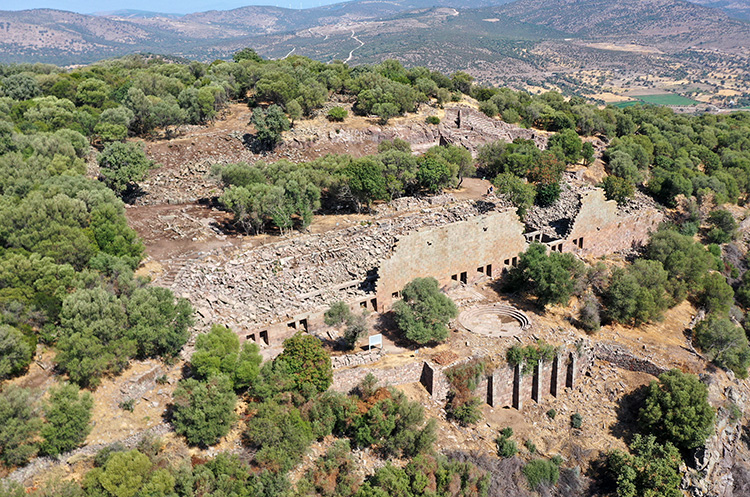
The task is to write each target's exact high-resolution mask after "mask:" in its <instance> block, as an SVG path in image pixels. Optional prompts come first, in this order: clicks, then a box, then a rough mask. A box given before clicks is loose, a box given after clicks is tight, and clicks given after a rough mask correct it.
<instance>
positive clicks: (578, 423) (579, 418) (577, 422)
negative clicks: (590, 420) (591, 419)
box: [570, 412, 583, 429]
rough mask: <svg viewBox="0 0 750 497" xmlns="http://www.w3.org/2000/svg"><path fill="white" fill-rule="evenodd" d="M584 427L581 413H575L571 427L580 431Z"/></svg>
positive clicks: (571, 420)
mask: <svg viewBox="0 0 750 497" xmlns="http://www.w3.org/2000/svg"><path fill="white" fill-rule="evenodd" d="M582 425H583V416H581V415H580V414H579V413H577V412H576V413H573V415H572V416H570V426H572V427H573V428H576V429H580V428H581V426H582Z"/></svg>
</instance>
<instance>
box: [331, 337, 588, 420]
mask: <svg viewBox="0 0 750 497" xmlns="http://www.w3.org/2000/svg"><path fill="white" fill-rule="evenodd" d="M479 357H483V356H481V355H477V356H473V357H468V358H466V359H464V360H462V361H459V362H455V363H453V364H450V365H446V366H440V365H437V364H434V363H432V362H428V361H419V360H417V361H414V362H410V363H407V364H404V365H402V366H394V367H389V368H378V367H366V366H365V367H355V368H349V369H338V370H336V371H334V373H333V385H332V388H333V389H334V390H336V391H339V392H344V393H348V392H351V391H352V390H353V389H354V387H356V386H357V385H358V384H359V382H361V381H362V380H363V379H364V377H365V376H367V374H368V373H371V374H372V375H373V376H375V378H377V379H378V381H379V383H380V384H381V385H384V386H385V385H390V386H398V385H405V384H409V383H421V384H422V386H424V387H425V389H426V390H427V392H428V393H429V394H430V396H431V398H432V399H433V400H435V401H437V402H445V400H446V399H447V397H448V393H449V390H450V383H449V382H448V378H447V376H446V374H445V372H446V371H447V370H448V369H450V368H453V367H455V366H457V365H459V364H462V363H464V362H468V361H471V360H474V359H477V358H479ZM594 358H595V357H594V354H593V352H592V351H591V350H589V349H585V348H584V349H581V351H578V350H567V349H562V350H560V351H559V353H558V356H557V357H556V359H555V360H553V361H550V362H544V361H540V362H539V364H538V365H537V366H536V367H534V368H533V371H530V372H528V373H526V374H524V373H523V371H522V367H521V366H520V365H519V366H515V367H513V366H510V365H503V366H500V367H498V368H496V369H495V370H494V371H492V373H491V374H489V375H487V376H485V377H484V378H482V379H481V380H480V381H479V382H478V383H477V388H476V390H475V391H474V394H475V395H476V396H478V397H479V398H480V399H481V400H482V402H486V403H487V404H489V405H491V406H493V407H513V408H516V409H518V410H522V409H523V406H524V405H525V404H526V403H528V402H531V401H534V402H537V403H543V402H544V400H545V399H546V398H547V397H549V396H550V395H552V396H557V395H559V394H560V393H562V391H563V390H564V389H565V388H566V387H571V388H572V387H573V386H574V385H575V383H576V379H577V378H578V377H579V376H580V375H582V374H585V373H586V371H588V370H589V369H590V368H591V364H592V362H593V360H594Z"/></svg>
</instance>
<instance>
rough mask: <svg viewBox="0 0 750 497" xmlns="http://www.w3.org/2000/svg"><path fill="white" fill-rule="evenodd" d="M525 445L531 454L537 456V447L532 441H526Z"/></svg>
mask: <svg viewBox="0 0 750 497" xmlns="http://www.w3.org/2000/svg"><path fill="white" fill-rule="evenodd" d="M523 445H524V446H525V447H526V449H527V450H528V451H529V454H531V455H534V454H536V445H535V444H534V442H532V441H531V440H526V441H525V442H524V443H523Z"/></svg>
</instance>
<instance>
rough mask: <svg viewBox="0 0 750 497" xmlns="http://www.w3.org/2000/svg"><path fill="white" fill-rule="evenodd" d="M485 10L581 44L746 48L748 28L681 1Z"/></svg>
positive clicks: (598, 1) (572, 0) (555, 2)
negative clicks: (576, 38) (573, 38)
mask: <svg viewBox="0 0 750 497" xmlns="http://www.w3.org/2000/svg"><path fill="white" fill-rule="evenodd" d="M489 10H491V11H492V12H495V13H496V14H497V15H498V16H500V17H507V18H511V19H516V20H519V21H523V22H529V23H534V24H539V25H542V26H547V27H550V28H554V29H557V30H560V31H564V32H566V33H570V34H572V35H576V36H579V37H582V38H591V39H597V40H610V41H625V42H632V41H634V40H638V43H640V44H651V45H653V46H656V47H658V48H660V49H662V50H666V51H680V50H683V49H686V48H688V47H703V48H713V49H730V50H738V51H742V50H746V47H748V46H750V25H749V24H747V23H744V22H741V21H737V20H734V19H730V18H729V16H728V15H726V14H725V13H723V12H721V11H719V10H717V9H712V8H708V7H703V6H700V5H696V4H693V3H690V2H686V1H682V0H642V1H635V2H612V1H611V0H552V1H547V0H519V1H517V2H513V3H512V4H509V5H506V6H504V7H501V8H498V9H489Z"/></svg>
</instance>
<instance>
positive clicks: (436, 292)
mask: <svg viewBox="0 0 750 497" xmlns="http://www.w3.org/2000/svg"><path fill="white" fill-rule="evenodd" d="M401 295H402V297H403V299H402V300H399V301H398V302H396V303H395V304H394V306H393V311H394V314H395V320H396V325H397V326H398V328H399V330H400V331H401V332H402V333H403V334H404V335H405V336H406V338H408V339H409V340H411V341H413V342H415V343H418V344H420V345H424V344H427V343H435V342H442V341H444V340H445V339H446V338H447V337H448V328H447V324H448V321H450V320H451V319H453V318H455V317H456V316H457V315H458V309H457V308H456V304H454V303H453V301H452V300H451V299H449V298H448V297H447V296H446V295H445V294H443V293H442V292H441V291H440V288H439V287H438V282H437V280H436V279H435V278H415V279H414V280H413V281H411V282H410V283H408V284H407V285H406V286H405V287H404V289H403V290H402V291H401Z"/></svg>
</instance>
